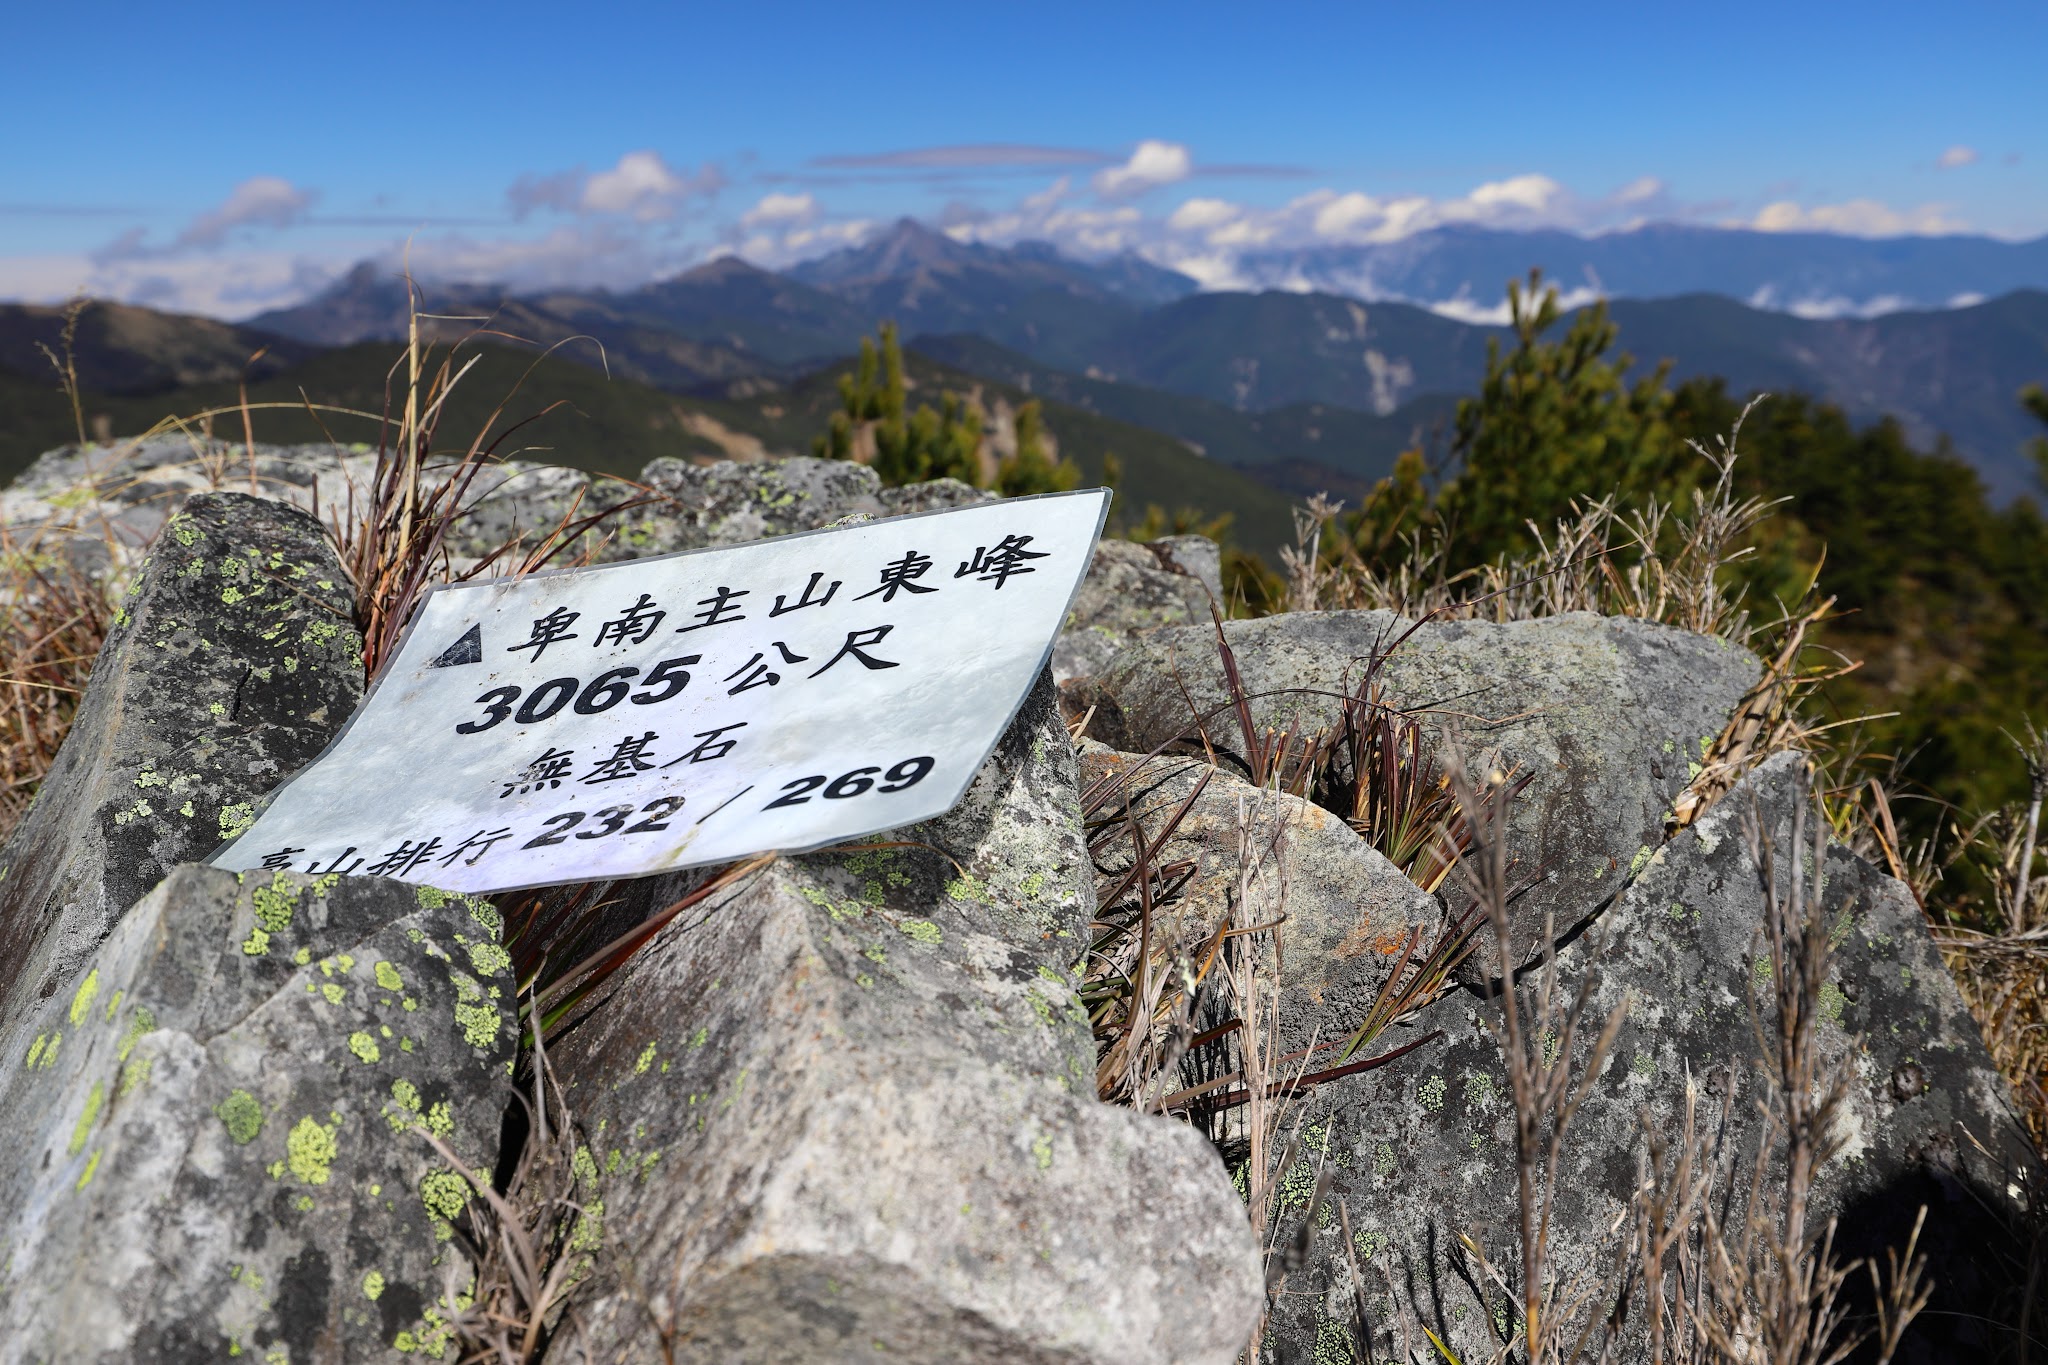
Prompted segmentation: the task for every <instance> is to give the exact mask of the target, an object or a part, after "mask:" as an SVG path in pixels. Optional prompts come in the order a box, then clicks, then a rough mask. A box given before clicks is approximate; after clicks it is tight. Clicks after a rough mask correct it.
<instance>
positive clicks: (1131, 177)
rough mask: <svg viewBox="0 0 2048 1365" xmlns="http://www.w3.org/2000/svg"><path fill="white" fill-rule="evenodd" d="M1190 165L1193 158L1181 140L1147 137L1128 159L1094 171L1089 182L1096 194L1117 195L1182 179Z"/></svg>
mask: <svg viewBox="0 0 2048 1365" xmlns="http://www.w3.org/2000/svg"><path fill="white" fill-rule="evenodd" d="M1194 169H1195V162H1194V158H1193V157H1191V156H1189V155H1188V149H1187V147H1186V146H1185V145H1184V144H1182V143H1178V142H1161V141H1159V140H1158V139H1156V138H1147V139H1145V141H1143V142H1140V143H1139V144H1138V147H1137V150H1136V151H1133V152H1132V153H1131V159H1130V160H1128V161H1126V162H1125V163H1124V164H1123V165H1121V166H1107V167H1104V168H1103V169H1102V170H1099V171H1097V172H1096V173H1095V178H1094V179H1093V180H1092V181H1091V182H1090V183H1091V184H1093V185H1094V187H1095V192H1096V193H1097V194H1100V195H1103V196H1105V197H1107V198H1111V199H1121V198H1124V197H1126V196H1130V195H1138V194H1143V193H1145V191H1147V190H1154V189H1158V188H1159V187H1160V186H1161V185H1171V184H1173V183H1174V182H1175V181H1179V180H1185V179H1187V178H1188V176H1189V175H1190V174H1191V173H1192V172H1193V171H1194Z"/></svg>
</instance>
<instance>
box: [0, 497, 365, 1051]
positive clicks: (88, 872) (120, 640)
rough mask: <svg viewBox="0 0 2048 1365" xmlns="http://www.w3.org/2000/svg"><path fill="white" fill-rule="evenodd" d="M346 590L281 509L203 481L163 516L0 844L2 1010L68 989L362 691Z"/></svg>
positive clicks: (315, 749)
mask: <svg viewBox="0 0 2048 1365" xmlns="http://www.w3.org/2000/svg"><path fill="white" fill-rule="evenodd" d="M353 600H354V599H353V596H352V594H351V591H350V587H349V583H348V580H347V578H346V576H345V575H344V574H343V573H342V570H341V566H340V564H339V563H338V562H337V561H336V559H335V557H334V554H333V552H332V550H331V549H330V548H329V547H328V544H327V540H326V538H325V536H324V534H323V533H322V531H321V529H320V527H319V525H318V524H317V523H315V522H314V521H313V519H312V518H311V517H309V516H307V515H306V514H305V513H303V512H300V511H297V510H296V509H294V508H290V507H286V506H284V505H282V504H279V503H274V502H269V501H265V500H262V499H257V498H251V497H248V496H245V495H243V494H239V493H204V494H199V495H195V496H194V497H192V498H191V500H190V501H189V502H188V503H187V504H186V507H185V511H184V512H182V513H181V514H180V515H178V516H177V517H175V518H173V519H172V520H171V521H170V522H169V523H168V525H167V526H166V527H165V529H164V533H163V535H162V536H161V537H160V538H159V539H158V541H157V544H156V546H155V548H154V550H153V551H152V552H151V554H150V556H149V558H148V560H147V561H146V563H145V564H144V565H143V566H142V569H141V571H140V573H139V575H138V576H137V577H136V578H135V579H134V581H133V583H132V585H131V587H130V590H129V592H128V594H127V596H126V597H124V598H123V600H122V602H121V605H120V610H119V611H118V612H117V614H116V616H115V623H114V627H113V629H112V630H111V631H110V632H109V634H108V637H107V642H106V645H105V647H104V648H103V649H102V650H101V652H100V656H99V659H98V660H97V662H95V664H94V665H93V672H92V680H91V683H90V684H89V686H88V687H87V690H86V694H85V697H84V699H83V700H82V702H81V704H80V707H79V711H78V716H77V719H76V720H75V721H74V722H73V724H72V728H71V732H70V734H69V735H68V736H67V738H66V739H65V742H64V746H63V748H62V749H61V750H60V751H59V753H58V755H57V761H56V763H55V764H54V765H53V766H52V767H51V769H50V773H49V775H48V776H47V777H46V778H45V780H44V782H43V785H42V788H41V790H40V791H39V792H38V794H37V797H36V801H35V804H34V805H33V806H32V807H31V808H30V810H29V813H28V815H27V816H26V817H25V818H24V819H23V820H22V822H21V824H20V825H19V826H18V827H17V828H16V829H15V831H14V833H13V835H12V837H11V838H9V840H8V841H7V844H6V846H5V848H4V849H0V878H4V881H0V1020H7V1019H11V1018H13V1017H14V1016H16V1015H18V1014H19V1013H20V1012H21V1010H22V1009H23V1008H24V1007H25V1003H26V1002H27V1001H29V1000H35V999H47V998H49V997H50V996H52V995H55V994H57V993H59V992H60V990H62V989H64V988H65V987H66V986H67V983H69V982H70V981H71V980H72V979H73V978H74V977H75V975H76V974H77V971H78V968H79V964H80V963H81V962H82V961H83V960H84V958H85V957H86V955H87V954H89V953H90V952H91V951H92V950H93V949H94V948H95V947H96V946H97V945H98V944H99V942H100V940H101V939H103V938H104V937H105V936H106V934H107V932H108V930H109V929H111V928H112V927H113V925H114V922H115V921H116V920H117V919H118V918H119V917H120V915H121V913H122V912H123V911H125V910H126V909H127V908H128V907H129V906H130V905H132V904H133V903H134V902H135V901H136V900H137V898H139V897H140V896H141V895H142V894H143V893H144V892H145V891H147V890H149V888H150V887H152V886H154V885H155V884H156V883H157V882H158V881H160V880H161V879H162V878H163V877H164V876H165V875H166V874H167V873H168V872H169V871H170V869H171V868H172V867H174V866H175V865H177V864H179V863H181V862H188V861H191V860H194V859H198V858H202V857H204V856H206V855H207V854H208V853H210V852H212V851H213V849H214V848H215V847H217V846H218V845H219V844H220V843H221V841H222V840H223V839H225V838H228V837H230V836H232V835H233V834H235V833H238V832H239V830H240V829H241V827H242V826H244V825H245V824H246V823H247V822H248V821H249V820H250V819H251V818H252V814H253V808H252V803H253V802H254V801H255V800H256V799H257V798H258V797H260V796H261V794H262V793H263V792H265V791H267V790H268V789H270V788H271V787H273V786H275V785H276V784H277V783H278V782H280V781H282V780H283V779H284V778H285V777H287V776H289V775H290V774H291V773H292V772H293V771H294V770H295V769H297V768H298V767H299V766H300V765H302V764H304V763H307V762H309V761H311V760H312V759H313V758H314V757H315V756H316V755H317V754H318V753H319V752H320V750H321V749H322V748H324V747H325V746H326V744H327V742H328V741H329V740H330V739H331V738H332V737H333V736H334V734H335V733H336V732H337V731H338V730H339V729H340V728H341V726H342V724H343V723H344V722H346V721H347V719H348V718H349V715H350V714H351V713H352V712H353V711H354V709H355V706H356V704H357V702H358V701H359V700H361V697H362V690H363V677H362V657H361V656H362V647H361V641H360V639H359V637H358V636H357V634H356V631H355V627H354V625H353V624H352V614H353Z"/></svg>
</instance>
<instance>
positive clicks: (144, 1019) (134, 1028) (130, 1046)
mask: <svg viewBox="0 0 2048 1365" xmlns="http://www.w3.org/2000/svg"><path fill="white" fill-rule="evenodd" d="M155 1031H156V1016H155V1015H154V1014H151V1013H150V1011H149V1006H147V1005H137V1006H136V1007H135V1013H134V1014H133V1015H131V1016H129V1019H128V1031H127V1032H126V1033H124V1034H122V1035H121V1046H119V1047H117V1048H115V1049H114V1059H115V1060H116V1061H121V1062H125V1061H127V1060H128V1054H129V1053H131V1052H133V1051H134V1050H135V1045H136V1044H137V1043H139V1042H141V1041H142V1035H143V1034H145V1033H153V1032H155ZM58 1036H59V1037H62V1036H63V1035H61V1034H60V1035H58ZM56 1050H57V1045H56V1044H55V1043H52V1044H50V1051H51V1052H52V1053H53V1054H54V1053H55V1052H56ZM47 1064H48V1063H47V1061H46V1062H45V1065H47Z"/></svg>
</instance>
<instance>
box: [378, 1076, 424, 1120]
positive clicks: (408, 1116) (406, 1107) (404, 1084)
mask: <svg viewBox="0 0 2048 1365" xmlns="http://www.w3.org/2000/svg"><path fill="white" fill-rule="evenodd" d="M394 1109H395V1110H396V1111H397V1112H396V1113H393V1112H392V1110H394ZM419 1118H420V1092H419V1087H418V1086H416V1085H414V1084H413V1083H412V1082H411V1081H408V1080H406V1079H405V1078H404V1077H402V1076H401V1077H400V1078H399V1079H397V1080H395V1081H393V1082H392V1083H391V1105H390V1107H389V1108H387V1109H386V1110H385V1111H384V1121H385V1122H386V1123H388V1124H390V1125H391V1131H392V1132H394V1133H402V1132H404V1131H405V1130H406V1129H408V1128H410V1127H412V1125H413V1124H415V1123H418V1122H419Z"/></svg>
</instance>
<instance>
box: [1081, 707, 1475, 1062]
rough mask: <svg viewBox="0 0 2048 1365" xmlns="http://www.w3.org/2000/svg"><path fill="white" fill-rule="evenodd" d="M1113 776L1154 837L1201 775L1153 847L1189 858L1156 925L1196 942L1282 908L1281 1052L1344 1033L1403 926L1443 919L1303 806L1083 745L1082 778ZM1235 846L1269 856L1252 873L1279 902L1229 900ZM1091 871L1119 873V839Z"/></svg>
mask: <svg viewBox="0 0 2048 1365" xmlns="http://www.w3.org/2000/svg"><path fill="white" fill-rule="evenodd" d="M1112 774H1118V775H1125V774H1128V775H1129V776H1126V778H1125V786H1124V796H1125V797H1126V798H1127V799H1128V801H1129V803H1130V806H1131V808H1132V810H1133V811H1134V813H1135V814H1136V815H1137V817H1138V820H1139V823H1140V825H1141V826H1142V827H1143V828H1144V829H1145V830H1146V831H1147V833H1148V835H1149V836H1150V837H1152V838H1155V839H1156V838H1157V837H1158V835H1159V833H1160V832H1162V831H1163V830H1164V829H1165V828H1166V825H1167V822H1168V821H1169V820H1170V819H1171V818H1172V817H1173V815H1174V813H1175V812H1176V811H1178V810H1179V809H1180V808H1181V806H1182V805H1183V804H1185V803H1186V802H1187V801H1188V798H1189V797H1190V795H1192V794H1193V792H1194V790H1195V788H1196V786H1197V785H1198V784H1201V783H1202V778H1203V776H1204V775H1205V774H1206V775H1207V777H1208V782H1207V783H1206V784H1205V785H1202V791H1201V795H1199V796H1196V797H1195V798H1194V802H1193V804H1192V805H1190V806H1188V810H1187V814H1186V815H1185V816H1183V817H1181V820H1180V822H1179V824H1178V825H1176V826H1175V827H1174V830H1173V833H1172V835H1171V836H1170V837H1169V838H1167V840H1166V841H1165V843H1163V844H1161V845H1160V846H1159V849H1158V852H1157V854H1156V861H1157V863H1158V864H1160V865H1165V864H1169V863H1179V862H1182V861H1190V862H1192V863H1193V864H1194V870H1193V872H1192V873H1191V874H1190V876H1189V877H1188V880H1187V881H1186V883H1185V884H1184V885H1183V886H1182V887H1181V889H1180V892H1179V894H1178V895H1177V896H1176V898H1175V899H1174V901H1173V902H1172V903H1171V905H1170V907H1169V908H1168V909H1167V910H1166V911H1165V912H1164V917H1165V918H1166V920H1167V922H1166V923H1163V924H1162V925H1161V926H1160V930H1159V932H1161V933H1164V934H1174V935H1178V936H1179V937H1180V938H1181V939H1182V941H1187V939H1189V938H1192V939H1193V940H1194V941H1196V942H1203V941H1206V939H1207V938H1208V936H1209V935H1211V934H1213V933H1214V932H1215V931H1216V927H1217V926H1218V925H1220V924H1221V923H1222V922H1223V919H1224V917H1225V915H1226V914H1234V915H1235V923H1236V926H1237V927H1238V928H1244V927H1246V926H1248V925H1251V924H1258V923H1265V922H1270V921H1272V920H1274V919H1276V918H1278V917H1279V916H1281V915H1282V914H1284V915H1285V917H1286V918H1285V922H1284V923H1283V924H1281V925H1280V927H1279V929H1278V930H1277V931H1276V933H1275V941H1276V944H1277V946H1278V949H1279V952H1278V955H1277V956H1278V958H1279V966H1280V969H1281V986H1282V989H1283V990H1285V991H1286V992H1287V999H1288V1004H1289V1008H1288V1009H1287V1011H1286V1012H1285V1014H1284V1015H1283V1016H1282V1021H1281V1022H1282V1029H1283V1034H1284V1036H1285V1037H1286V1039H1287V1046H1286V1048H1285V1049H1283V1050H1284V1051H1293V1050H1294V1049H1296V1048H1306V1047H1312V1046H1321V1045H1326V1044H1330V1043H1336V1042H1341V1041H1342V1040H1343V1039H1345V1038H1347V1037H1349V1036H1350V1034H1351V1032H1352V1030H1354V1029H1355V1028H1357V1026H1358V1025H1359V1023H1360V1022H1361V1021H1362V1020H1363V1019H1364V1018H1365V1015H1366V1012H1367V1011H1368V1010H1370V1009H1371V1007H1372V1003H1373V999H1374V997H1375V996H1376V995H1377V994H1378V992H1379V988H1380V984H1381V982H1382V981H1384V980H1385V978H1386V974H1387V963H1388V958H1389V955H1390V954H1392V953H1396V952H1398V951H1399V947H1398V946H1397V945H1400V944H1404V943H1406V941H1407V936H1408V934H1409V932H1410V931H1411V930H1413V929H1415V928H1418V927H1419V928H1421V929H1422V931H1423V935H1424V941H1425V943H1426V942H1427V941H1428V938H1429V936H1430V935H1431V934H1433V933H1434V932H1435V930H1436V929H1437V927H1438V925H1439V924H1440V922H1441V921H1442V919H1443V914H1442V911H1441V910H1440V909H1439V907H1438V905H1437V902H1436V899H1435V898H1434V897H1433V896H1431V895H1429V894H1428V893H1427V892H1425V891H1423V890H1422V888H1420V887H1418V886H1417V885H1415V883H1413V882H1411V881H1409V880H1408V878H1406V877H1405V876H1403V875H1402V874H1401V871H1400V869H1399V868H1397V867H1395V866H1394V865H1393V864H1392V863H1390V862H1388V861H1387V860H1386V858H1385V857H1384V856H1382V855H1381V853H1380V851H1379V850H1378V849H1376V848H1374V847H1373V846H1372V845H1371V844H1368V843H1367V842H1366V841H1365V840H1364V839H1362V838H1360V837H1359V836H1358V834H1357V833H1356V832H1354V831H1353V830H1352V829H1351V827H1350V826H1349V825H1347V824H1345V823H1344V822H1343V821H1342V820H1339V819H1338V818H1337V817H1336V816H1334V815H1332V814H1330V813H1329V812H1328V811H1326V810H1324V809H1323V808H1322V807H1320V806H1318V805H1316V804H1315V803H1314V802H1311V801H1304V800H1301V799H1300V798H1299V797H1294V796H1289V795H1287V794H1286V793H1284V792H1274V791H1262V790H1260V789H1259V788H1256V787H1253V786H1252V785H1251V784H1250V783H1248V782H1246V781H1244V780H1243V779H1242V778H1239V777H1236V776H1234V775H1233V774H1231V773H1227V772H1224V771H1222V770H1220V769H1214V768H1210V767H1208V766H1207V765H1206V764H1204V763H1200V762H1196V761H1194V760H1191V759H1185V758H1174V757H1165V756H1162V757H1158V758H1153V759H1150V760H1147V759H1145V758H1143V757H1142V756H1140V755H1136V754H1124V753H1118V752H1116V751H1114V750H1112V749H1106V748H1104V747H1103V746H1101V745H1087V746H1085V747H1084V749H1083V752H1082V755H1081V777H1082V783H1083V785H1084V786H1087V785H1090V784H1093V783H1095V782H1097V781H1099V780H1101V779H1102V778H1105V777H1108V776H1110V775H1112ZM1117 804H1118V805H1119V806H1120V805H1121V804H1122V801H1121V800H1119V801H1118V802H1117ZM1240 812H1242V815H1241V816H1240ZM1242 849H1250V850H1252V851H1253V852H1254V853H1255V854H1256V855H1258V856H1261V857H1266V856H1268V854H1270V857H1271V860H1272V862H1273V864H1274V866H1275V868H1276V876H1273V877H1266V878H1261V879H1260V888H1261V889H1262V890H1265V891H1266V892H1267V894H1268V895H1269V896H1271V895H1272V891H1271V888H1276V887H1277V886H1279V885H1280V884H1281V883H1282V882H1283V881H1284V884H1285V886H1286V896H1285V901H1284V904H1283V903H1281V902H1280V901H1279V900H1278V898H1277V896H1275V897H1274V898H1273V899H1270V900H1268V901H1262V902H1260V903H1257V904H1253V905H1242V906H1241V905H1238V904H1237V898H1238V894H1239V886H1238V860H1239V854H1240V850H1242ZM1102 866H1103V867H1104V869H1105V870H1106V871H1117V872H1121V871H1124V870H1127V869H1128V868H1129V867H1130V855H1129V853H1128V852H1127V850H1126V848H1125V847H1124V846H1123V845H1122V844H1121V843H1113V844H1112V845H1111V846H1110V853H1109V855H1108V856H1107V857H1106V858H1105V859H1104V860H1103V863H1102ZM1333 1055H1334V1054H1333ZM1326 1060H1327V1059H1326ZM1322 1064H1324V1063H1323V1062H1318V1064H1317V1065H1318V1066H1320V1065H1322ZM1311 1069H1315V1068H1311Z"/></svg>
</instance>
